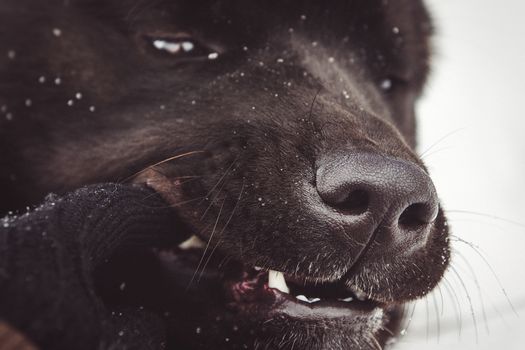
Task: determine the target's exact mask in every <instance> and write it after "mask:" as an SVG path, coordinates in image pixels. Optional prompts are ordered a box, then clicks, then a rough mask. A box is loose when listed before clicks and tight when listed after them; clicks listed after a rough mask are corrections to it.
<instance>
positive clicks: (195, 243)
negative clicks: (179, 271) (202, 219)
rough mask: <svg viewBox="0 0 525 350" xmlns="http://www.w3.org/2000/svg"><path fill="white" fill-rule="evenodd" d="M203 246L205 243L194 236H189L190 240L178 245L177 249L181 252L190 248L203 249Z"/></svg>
mask: <svg viewBox="0 0 525 350" xmlns="http://www.w3.org/2000/svg"><path fill="white" fill-rule="evenodd" d="M205 246H206V243H205V242H204V241H203V240H202V239H200V238H199V237H197V236H195V235H193V236H191V237H190V238H188V239H187V240H185V241H184V242H182V243H181V244H179V248H180V249H182V250H188V249H191V248H204V247H205Z"/></svg>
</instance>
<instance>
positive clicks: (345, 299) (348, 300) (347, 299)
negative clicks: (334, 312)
mask: <svg viewBox="0 0 525 350" xmlns="http://www.w3.org/2000/svg"><path fill="white" fill-rule="evenodd" d="M352 300H354V298H352V297H347V298H344V299H339V301H345V302H347V303H349V302H351V301H352Z"/></svg>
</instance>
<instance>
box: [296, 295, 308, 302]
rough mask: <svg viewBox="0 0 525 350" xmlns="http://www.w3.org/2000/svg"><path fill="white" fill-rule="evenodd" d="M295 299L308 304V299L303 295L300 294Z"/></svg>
mask: <svg viewBox="0 0 525 350" xmlns="http://www.w3.org/2000/svg"><path fill="white" fill-rule="evenodd" d="M296 298H297V299H299V300H301V301H304V302H308V298H307V297H305V296H304V295H302V294H299V295H298V296H296Z"/></svg>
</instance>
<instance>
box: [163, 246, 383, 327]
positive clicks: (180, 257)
mask: <svg viewBox="0 0 525 350" xmlns="http://www.w3.org/2000/svg"><path fill="white" fill-rule="evenodd" d="M202 252H203V250H202V249H201V248H191V249H189V250H180V249H174V250H171V251H170V252H168V253H166V252H163V253H161V254H159V259H161V260H162V261H163V264H164V266H165V267H168V268H170V269H172V272H174V270H176V269H181V267H182V266H183V265H184V266H185V268H186V271H193V270H195V268H196V267H194V266H188V265H190V264H188V262H189V260H190V259H189V258H190V257H191V255H193V257H194V258H195V259H193V260H194V262H195V261H196V260H197V259H196V258H197V257H199V256H201V254H202ZM216 254H217V253H216ZM219 259H220V258H219ZM219 259H217V260H219ZM220 260H222V259H220ZM175 261H176V263H174V262H175ZM175 265H178V266H179V267H175ZM180 276H181V275H180V274H178V273H177V272H176V271H175V276H172V277H170V278H172V279H176V278H179V277H180ZM188 280H189V283H188V282H187V281H188ZM183 283H188V284H189V285H191V291H190V294H187V297H188V298H192V295H191V293H194V294H199V295H200V297H201V298H203V299H209V300H211V299H214V300H216V302H218V303H221V304H223V307H224V308H225V309H228V310H230V311H233V312H234V313H236V314H239V315H244V316H246V317H249V318H251V319H261V320H271V319H272V318H274V317H286V318H289V319H294V320H296V321H304V322H307V321H312V320H325V321H330V320H336V319H342V318H344V319H346V320H349V319H352V318H355V317H366V318H371V317H378V316H380V315H382V314H383V312H384V310H385V309H386V308H387V307H388V305H384V304H381V303H379V302H376V301H373V300H370V299H367V300H359V299H358V298H357V296H355V295H353V298H352V299H353V300H352V301H344V300H343V299H344V298H342V297H341V298H322V299H321V300H318V301H317V300H316V301H315V302H312V301H311V300H313V297H314V296H309V295H307V296H306V297H304V296H303V297H304V298H307V299H308V298H309V299H310V301H306V300H304V299H301V298H300V295H297V294H296V293H293V294H288V293H284V292H282V291H280V290H278V289H275V288H270V287H269V286H268V270H260V269H254V268H252V267H246V266H244V265H243V264H242V263H240V262H238V261H230V262H229V263H227V264H225V265H222V266H218V265H214V264H213V263H210V264H208V266H207V267H206V270H205V272H204V274H202V275H201V274H200V273H199V274H198V275H197V277H194V276H191V277H190V276H189V275H188V274H187V275H186V282H183ZM210 286H215V287H217V289H214V288H210ZM181 287H183V286H182V285H180V284H179V288H181ZM219 294H221V295H222V296H219ZM348 295H349V296H350V295H351V292H350V291H348ZM301 296H302V295H301ZM298 297H299V298H298Z"/></svg>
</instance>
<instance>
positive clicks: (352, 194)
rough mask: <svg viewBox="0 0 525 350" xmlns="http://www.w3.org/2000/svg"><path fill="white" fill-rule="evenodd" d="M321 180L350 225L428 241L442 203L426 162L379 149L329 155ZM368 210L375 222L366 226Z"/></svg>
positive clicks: (322, 190)
mask: <svg viewBox="0 0 525 350" xmlns="http://www.w3.org/2000/svg"><path fill="white" fill-rule="evenodd" d="M316 186H317V192H318V193H319V195H320V197H321V199H322V200H323V202H324V203H325V205H327V206H329V207H331V208H333V209H335V210H337V211H338V212H339V213H341V214H343V218H344V222H345V227H346V228H347V230H348V231H350V232H351V231H352V228H355V230H366V231H368V232H371V231H372V230H376V229H377V230H378V231H377V233H378V234H377V237H375V240H376V241H378V242H390V243H398V244H405V243H408V242H411V243H416V242H418V241H419V242H420V243H422V242H425V241H426V238H427V236H428V234H429V231H430V229H431V226H432V225H431V224H432V222H433V221H434V220H435V218H436V216H437V212H438V207H439V205H438V199H437V195H436V190H435V188H434V185H433V183H432V181H431V180H430V177H429V176H428V175H427V173H426V172H425V171H424V170H423V168H422V167H420V166H419V165H417V164H415V163H413V162H409V161H405V160H401V159H397V158H392V157H388V156H384V155H381V154H376V153H357V152H356V153H350V154H344V155H339V156H337V157H329V158H325V159H323V160H322V161H321V162H319V167H318V170H317V176H316ZM366 216H368V217H369V218H371V219H370V220H367V221H366V222H368V224H367V225H368V226H374V227H363V220H362V218H363V217H366Z"/></svg>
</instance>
